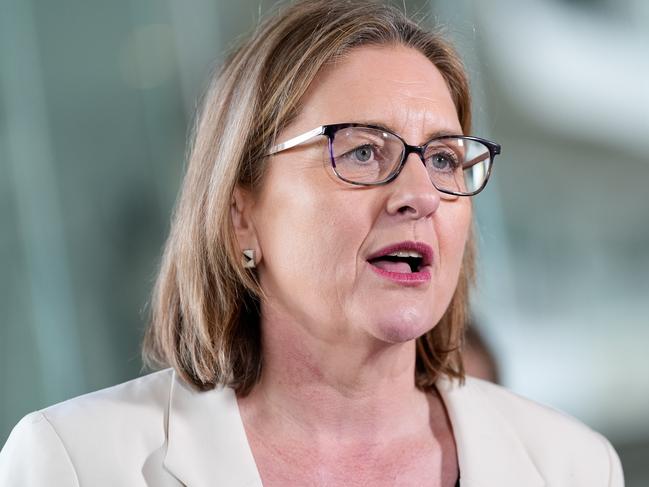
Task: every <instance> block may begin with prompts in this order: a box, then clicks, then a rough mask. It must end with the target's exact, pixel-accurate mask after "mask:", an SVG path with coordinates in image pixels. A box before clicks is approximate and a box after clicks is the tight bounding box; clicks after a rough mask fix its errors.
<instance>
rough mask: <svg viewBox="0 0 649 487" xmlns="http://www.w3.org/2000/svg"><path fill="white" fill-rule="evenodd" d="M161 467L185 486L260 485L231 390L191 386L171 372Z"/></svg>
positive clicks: (256, 486) (250, 486)
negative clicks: (209, 389)
mask: <svg viewBox="0 0 649 487" xmlns="http://www.w3.org/2000/svg"><path fill="white" fill-rule="evenodd" d="M168 422H169V423H168V428H167V453H166V455H165V459H164V466H165V468H166V469H167V470H168V471H169V472H170V473H171V474H173V475H174V476H175V477H176V478H177V479H178V480H179V481H181V482H182V483H183V484H185V485H187V486H188V487H203V486H205V487H207V486H213V485H227V486H232V487H244V486H245V487H253V486H255V487H261V485H262V484H261V478H260V477H259V472H258V471H257V466H256V464H255V460H254V458H253V456H252V452H251V450H250V446H249V445H248V440H247V438H246V434H245V430H244V428H243V423H242V422H241V416H240V415H239V407H238V405H237V400H236V396H235V394H234V391H233V390H232V389H229V388H216V389H213V390H211V391H207V392H197V391H195V390H193V389H191V388H190V387H189V386H188V385H187V384H185V383H184V382H183V381H182V380H181V379H179V378H178V377H177V376H176V373H175V372H174V374H173V380H172V385H171V392H170V400H169V417H168Z"/></svg>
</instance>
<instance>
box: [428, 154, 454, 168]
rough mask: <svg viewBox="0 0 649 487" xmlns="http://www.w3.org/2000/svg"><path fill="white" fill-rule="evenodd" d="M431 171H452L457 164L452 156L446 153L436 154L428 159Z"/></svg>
mask: <svg viewBox="0 0 649 487" xmlns="http://www.w3.org/2000/svg"><path fill="white" fill-rule="evenodd" d="M428 160H429V161H430V164H431V166H432V167H433V169H435V170H438V171H454V170H455V169H457V167H458V162H457V160H456V158H455V156H454V155H453V154H450V153H448V152H437V153H436V154H433V155H432V156H430V157H429V159H428Z"/></svg>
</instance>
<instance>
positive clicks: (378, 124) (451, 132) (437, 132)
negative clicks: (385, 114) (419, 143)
mask: <svg viewBox="0 0 649 487" xmlns="http://www.w3.org/2000/svg"><path fill="white" fill-rule="evenodd" d="M357 123H361V124H364V125H373V126H375V127H378V128H380V129H382V130H387V131H388V132H392V133H393V134H398V132H397V131H396V130H394V129H393V128H392V127H390V126H388V125H387V124H385V123H381V122H376V121H373V120H363V121H359V122H357ZM446 135H463V134H462V132H461V131H460V132H459V133H458V132H456V131H454V130H446V129H440V130H435V131H434V132H429V133H427V134H426V137H425V140H426V141H429V140H432V139H435V138H437V137H444V136H446Z"/></svg>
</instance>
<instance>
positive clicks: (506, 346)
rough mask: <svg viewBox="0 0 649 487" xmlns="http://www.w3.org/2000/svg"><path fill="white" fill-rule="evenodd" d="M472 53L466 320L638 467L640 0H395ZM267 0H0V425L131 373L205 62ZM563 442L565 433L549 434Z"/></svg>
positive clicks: (648, 45) (647, 335)
mask: <svg viewBox="0 0 649 487" xmlns="http://www.w3.org/2000/svg"><path fill="white" fill-rule="evenodd" d="M397 4H398V5H399V6H400V8H405V9H406V10H407V12H408V13H409V14H411V15H412V16H413V17H415V18H417V19H421V20H422V22H424V23H426V24H428V25H442V26H444V30H445V32H446V35H447V36H448V37H449V38H451V39H452V40H453V41H454V42H455V44H456V46H457V48H458V50H459V51H460V52H461V54H462V56H463V58H464V59H465V62H466V64H467V68H468V71H469V73H470V76H471V80H472V91H473V97H474V113H475V124H474V133H475V134H477V135H482V136H485V137H488V138H492V139H494V140H496V141H498V142H500V143H501V144H502V145H503V154H502V156H501V157H500V158H499V159H498V160H497V161H496V166H495V173H494V177H493V179H492V180H491V182H490V184H489V186H488V188H487V190H486V191H485V192H484V193H483V194H482V195H480V196H478V197H477V198H476V199H475V207H476V213H477V218H476V219H477V227H478V232H477V233H478V239H479V245H480V272H479V278H478V286H477V289H476V293H475V299H474V309H475V321H476V323H477V328H478V329H479V330H480V332H481V334H482V335H483V337H484V339H485V341H486V342H487V343H488V344H489V345H490V346H491V348H492V349H493V351H494V353H495V356H496V359H497V361H498V364H499V368H500V373H501V378H502V382H503V383H504V384H505V385H506V386H507V387H509V388H511V389H513V390H514V391H516V392H519V393H521V394H523V395H526V396H528V397H531V398H533V399H535V400H537V401H540V402H543V403H545V404H549V405H551V406H554V407H556V408H559V409H562V410H564V411H566V412H568V413H569V414H571V415H573V416H576V417H577V418H579V419H580V420H582V421H584V422H585V423H587V424H588V425H590V426H591V427H593V428H595V429H596V430H598V431H600V432H602V433H603V434H605V435H606V436H607V437H609V438H610V439H611V441H612V442H613V444H614V446H615V447H616V449H617V450H618V452H619V453H620V456H621V458H622V462H623V466H624V469H625V473H626V477H627V485H628V486H630V487H635V486H638V487H639V486H647V485H649V191H648V188H649V156H648V154H649V82H648V81H647V80H649V2H645V1H644V0H616V1H614V0H526V1H518V2H507V1H504V0H492V1H490V2H481V1H479V0H456V1H453V2H450V1H441V0H439V1H427V2H424V1H416V0H415V1H405V2H398V3H397ZM273 5H274V3H273V2H270V1H263V2H262V1H261V0H254V1H253V0H239V1H237V2H232V1H225V0H184V1H182V2H181V1H180V0H164V1H163V0H112V1H110V2H105V1H88V0H83V1H82V0H58V1H57V2H42V1H36V0H0V223H1V230H0V444H3V443H4V441H5V440H6V438H7V436H8V434H9V432H10V430H11V428H12V427H13V425H14V424H15V423H16V422H17V421H18V420H19V419H20V418H21V417H22V416H23V415H25V414H26V413H28V412H30V411H32V410H34V409H38V408H42V407H45V406H46V405H49V404H52V403H55V402H58V401H62V400H64V399H66V398H69V397H72V396H75V395H79V394H82V393H84V392H88V391H92V390H96V389H99V388H103V387H106V386H109V385H112V384H115V383H118V382H122V381H125V380H128V379H131V378H134V377H136V376H138V375H140V374H141V373H143V372H142V370H141V362H140V357H139V342H140V338H141V335H142V332H143V329H144V325H145V322H146V305H147V300H148V296H149V291H150V289H151V286H152V283H153V280H154V277H155V274H156V266H157V264H158V261H159V256H160V252H161V248H162V245H163V242H164V240H165V236H166V234H167V231H168V227H169V223H168V222H169V217H170V213H171V209H172V206H173V203H174V200H175V197H176V192H177V190H178V187H179V184H180V179H181V177H182V173H183V158H184V151H185V144H186V136H187V132H188V127H189V125H190V123H191V120H192V117H193V114H194V111H195V108H196V104H197V100H198V97H199V96H200V94H201V93H202V91H203V90H204V88H205V87H206V84H207V80H208V78H209V75H210V72H211V71H212V69H213V68H214V67H215V66H218V63H219V62H220V60H221V59H223V52H224V50H226V49H227V48H228V47H229V46H231V45H232V42H234V41H236V38H237V37H238V36H241V35H243V34H245V33H246V32H249V31H250V29H251V28H252V27H253V26H254V25H255V24H256V22H257V21H258V19H259V17H260V15H263V14H264V13H265V12H267V11H269V10H270V9H272V8H273ZM557 441H560V439H559V438H558V439H557Z"/></svg>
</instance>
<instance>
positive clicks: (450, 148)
mask: <svg viewBox="0 0 649 487" xmlns="http://www.w3.org/2000/svg"><path fill="white" fill-rule="evenodd" d="M319 135H326V136H327V137H328V139H329V156H330V159H331V167H332V168H333V171H334V173H335V174H336V176H338V177H339V178H340V179H342V180H343V181H346V182H348V183H351V184H356V185H359V186H377V185H382V184H388V183H389V182H391V181H393V180H394V179H396V177H397V176H398V175H399V174H400V173H401V170H402V169H403V167H404V165H405V163H406V160H407V159H408V156H409V155H410V154H411V153H415V154H417V155H418V156H419V158H420V159H421V162H422V163H423V164H424V166H425V167H426V169H427V170H428V175H429V177H430V181H431V182H432V183H433V186H435V188H437V190H438V191H441V192H442V193H447V194H451V195H456V196H473V195H475V194H477V193H479V192H480V191H482V190H483V189H484V187H485V185H486V184H487V180H488V179H489V175H490V174H491V168H492V166H493V161H494V158H495V157H496V155H498V154H500V145H499V144H496V143H495V142H491V141H489V140H486V139H481V138H479V137H472V136H466V135H441V136H439V137H435V138H434V139H432V140H430V141H428V142H427V143H425V144H424V145H419V146H414V145H409V144H407V143H406V141H405V140H403V139H402V138H401V137H399V136H398V135H397V134H395V133H393V132H391V131H389V130H387V129H385V128H383V127H378V126H375V125H363V124H358V123H343V124H332V125H322V126H320V127H317V128H314V129H313V130H309V131H308V132H305V133H303V134H301V135H298V136H297V137H293V138H292V139H290V140H287V141H286V142H283V143H281V144H277V145H275V146H273V147H271V149H270V151H269V152H268V154H267V155H269V156H271V155H274V154H277V153H279V152H282V151H285V150H287V149H291V148H293V147H296V146H298V145H300V144H304V143H305V142H308V141H309V140H311V139H312V138H314V137H317V136H319Z"/></svg>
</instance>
